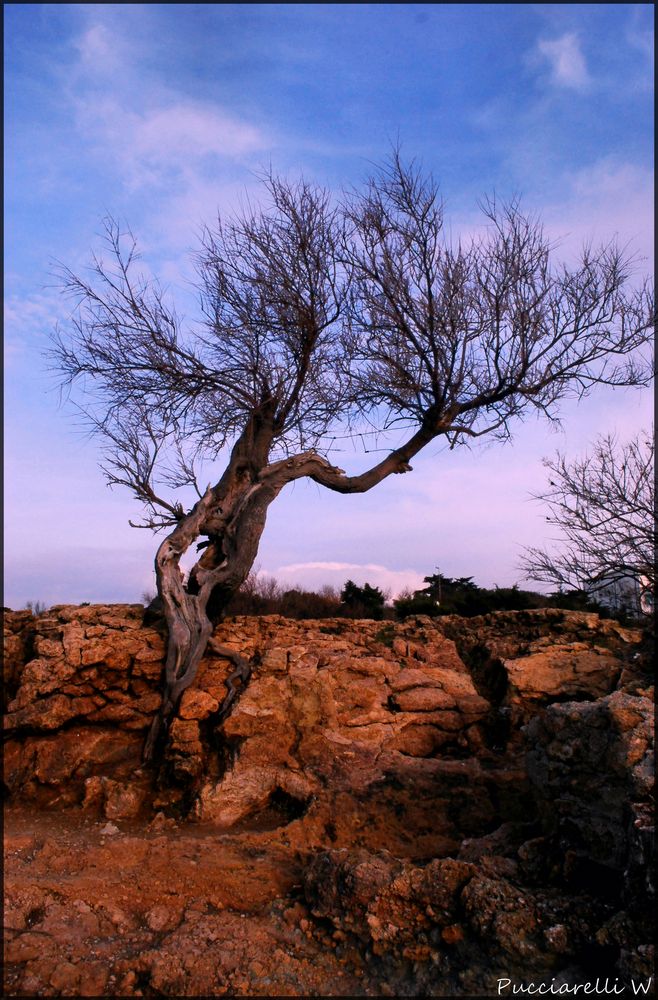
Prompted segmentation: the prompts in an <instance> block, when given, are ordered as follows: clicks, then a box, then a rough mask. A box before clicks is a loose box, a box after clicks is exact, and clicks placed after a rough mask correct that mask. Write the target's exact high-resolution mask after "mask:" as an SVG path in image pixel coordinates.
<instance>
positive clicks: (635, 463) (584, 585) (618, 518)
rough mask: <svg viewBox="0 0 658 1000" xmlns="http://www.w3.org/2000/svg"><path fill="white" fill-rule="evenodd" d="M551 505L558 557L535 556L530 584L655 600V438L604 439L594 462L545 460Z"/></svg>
mask: <svg viewBox="0 0 658 1000" xmlns="http://www.w3.org/2000/svg"><path fill="white" fill-rule="evenodd" d="M544 464H545V465H546V467H547V469H548V470H549V473H550V481H549V489H548V490H547V491H546V492H545V493H542V494H540V495H539V496H537V497H536V499H538V500H541V501H543V502H544V503H545V504H546V505H547V507H548V509H549V511H550V514H549V516H548V518H547V519H548V520H549V521H550V522H551V524H554V525H556V527H557V529H558V532H559V536H558V538H557V539H556V540H555V542H556V546H555V549H554V550H547V549H538V548H530V549H528V550H527V551H526V555H525V558H524V560H523V569H524V570H525V572H526V575H527V577H528V578H529V579H533V580H540V581H543V582H544V583H550V584H553V585H554V586H556V587H559V588H568V589H577V590H588V591H589V592H590V593H592V594H593V595H596V594H597V593H598V592H601V591H604V590H605V589H606V588H608V587H609V586H610V585H611V584H620V583H622V584H623V583H632V584H634V585H636V586H638V588H639V589H641V590H646V591H647V592H648V593H650V594H653V593H654V592H655V556H656V507H655V469H654V440H653V433H648V432H644V433H642V434H640V435H638V436H637V437H635V438H633V439H632V440H630V441H629V442H627V443H626V444H623V445H622V444H620V443H619V442H618V441H617V440H616V438H615V437H614V436H612V435H609V436H606V437H601V438H599V440H598V441H597V442H596V445H595V447H594V448H593V450H592V451H591V453H590V454H588V455H586V456H585V457H584V458H581V459H575V460H573V461H570V462H569V461H567V459H566V458H565V457H564V456H563V455H560V454H558V455H557V456H556V457H555V459H552V460H548V459H547V460H545V462H544Z"/></svg>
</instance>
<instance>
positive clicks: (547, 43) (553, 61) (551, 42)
mask: <svg viewBox="0 0 658 1000" xmlns="http://www.w3.org/2000/svg"><path fill="white" fill-rule="evenodd" d="M537 54H538V56H539V57H540V59H541V60H543V61H545V62H547V63H548V65H549V68H550V73H551V81H552V83H554V84H555V85H556V86H558V87H566V88H567V89H569V90H585V89H587V87H588V86H589V84H590V82H591V78H590V75H589V72H588V70H587V63H586V62H585V56H584V55H583V53H582V51H581V47H580V39H579V38H578V35H576V34H574V33H573V32H569V33H567V34H565V35H561V36H560V37H559V38H553V39H540V41H539V42H538V43H537Z"/></svg>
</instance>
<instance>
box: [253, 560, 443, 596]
mask: <svg viewBox="0 0 658 1000" xmlns="http://www.w3.org/2000/svg"><path fill="white" fill-rule="evenodd" d="M272 575H273V576H275V577H276V579H277V580H278V581H279V582H280V583H282V584H287V585H289V586H294V585H295V584H299V585H301V586H304V587H312V588H317V587H321V586H323V585H324V584H329V585H330V586H333V587H342V586H343V585H344V584H345V582H346V581H347V580H348V579H350V580H353V581H354V583H356V584H358V585H359V586H361V587H362V586H363V585H364V583H369V584H370V585H371V586H372V587H379V588H381V589H382V590H384V591H388V592H389V593H390V595H391V597H392V598H394V597H396V596H397V595H398V594H399V593H400V592H401V591H402V590H405V589H409V590H417V589H418V588H420V587H422V586H423V576H422V574H421V573H418V572H417V571H416V570H413V569H400V570H395V569H389V567H388V566H382V565H380V564H379V563H352V562H304V563H291V564H289V565H287V566H279V568H278V569H276V570H274V571H273V573H272Z"/></svg>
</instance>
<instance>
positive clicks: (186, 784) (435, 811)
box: [4, 605, 654, 996]
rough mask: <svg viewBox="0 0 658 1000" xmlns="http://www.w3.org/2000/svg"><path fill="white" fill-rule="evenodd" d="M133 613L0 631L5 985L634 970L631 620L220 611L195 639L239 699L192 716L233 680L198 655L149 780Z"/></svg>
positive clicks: (645, 874) (641, 897) (635, 733)
mask: <svg viewBox="0 0 658 1000" xmlns="http://www.w3.org/2000/svg"><path fill="white" fill-rule="evenodd" d="M143 615H144V610H143V608H142V607H141V606H139V605H121V606H108V607H105V606H98V605H96V606H82V607H68V606H67V607H58V608H53V609H51V610H50V611H49V612H47V613H46V614H45V615H43V616H40V617H38V618H34V617H33V616H32V615H31V613H30V612H6V613H5V663H4V670H5V692H6V696H7V705H6V717H5V730H6V743H5V771H4V783H5V789H6V792H7V795H8V804H7V806H6V810H5V839H6V861H5V873H6V905H7V911H6V916H5V928H6V935H5V937H6V945H5V947H6V952H5V961H6V971H5V992H6V994H7V995H12V996H35V995H36V996H222V995H239V996H318V995H319V996H333V995H335V996H340V995H345V996H354V995H357V996H359V995H363V996H386V995H397V996H405V995H430V996H495V995H497V983H498V980H499V979H505V978H507V979H510V980H511V981H513V982H517V983H522V982H523V983H528V982H531V981H534V982H535V983H537V982H539V981H540V979H542V978H543V979H544V981H545V982H546V983H551V981H553V983H554V986H555V985H556V984H557V985H559V984H561V983H571V984H576V983H579V982H581V983H586V982H594V981H595V980H596V978H597V977H598V978H599V979H600V980H601V982H603V980H604V979H605V977H610V982H611V983H612V982H614V980H615V978H617V979H618V982H619V983H620V984H621V983H628V984H630V982H631V980H634V981H635V982H638V981H642V982H646V981H647V980H648V977H649V976H651V975H652V971H653V969H652V962H653V951H652V946H651V941H652V933H651V930H652V927H651V922H650V920H649V916H650V914H651V912H652V903H653V891H654V890H653V880H652V876H651V870H650V860H651V853H652V840H651V836H652V823H653V818H652V809H651V806H652V799H651V795H652V782H653V771H652V748H653V725H652V724H653V710H652V689H651V687H650V679H649V678H648V676H647V644H646V638H645V637H643V636H642V634H641V633H640V632H639V631H636V630H632V629H624V628H621V627H620V626H619V625H617V624H616V623H613V622H605V621H601V620H600V619H599V618H598V617H597V616H596V615H590V614H583V613H574V612H562V611H555V610H550V609H548V610H538V611H529V612H507V613H499V614H496V615H490V616H486V617H484V618H481V619H468V620H467V619H459V618H443V619H439V620H430V619H427V618H419V619H410V620H407V621H406V622H403V623H398V624H393V623H382V622H368V621H361V622H352V621H346V620H342V619H330V620H322V621H312V622H292V621H287V620H285V619H281V618H278V617H265V618H260V619H258V618H236V619H233V620H231V621H227V622H225V623H223V624H222V625H221V626H219V627H218V629H217V630H216V632H215V636H214V641H215V643H217V645H218V646H222V645H223V646H226V645H228V646H230V647H231V648H233V649H234V650H235V651H237V652H239V653H241V654H242V655H243V656H245V657H247V658H248V659H249V661H250V663H251V664H252V667H253V672H252V677H251V680H250V682H249V684H248V686H247V687H246V689H245V690H244V691H243V692H242V693H241V695H240V698H239V700H238V701H237V703H236V704H235V706H234V709H233V712H232V714H231V715H230V716H229V718H228V719H227V720H226V721H225V722H223V723H222V722H220V721H219V716H220V704H221V702H222V700H223V698H224V695H225V693H226V688H225V680H226V677H227V676H228V674H229V672H230V671H231V669H232V664H231V663H230V661H229V660H227V659H226V658H224V657H222V656H221V655H219V652H218V651H217V649H216V648H212V647H211V648H210V649H209V652H208V655H207V657H206V658H205V660H204V661H203V663H202V665H201V668H200V671H199V676H198V680H197V682H196V683H195V685H194V687H193V688H192V689H190V690H189V691H188V692H186V694H185V695H184V697H183V701H182V703H181V706H180V711H179V716H178V718H177V720H176V721H175V723H174V724H173V726H172V730H171V733H170V741H169V744H168V746H167V748H166V751H165V754H164V758H163V760H162V763H161V765H160V766H159V767H158V769H157V772H153V771H148V770H145V769H144V768H142V766H141V748H142V745H143V740H144V737H145V733H146V731H147V729H148V726H149V725H150V722H151V719H152V716H153V713H154V712H155V711H156V710H157V707H158V705H159V701H160V694H159V685H160V678H161V673H162V665H163V663H162V661H163V651H164V640H163V634H162V631H161V629H159V628H158V627H155V626H152V627H148V626H145V625H144V624H143ZM629 992H630V985H629ZM503 995H504V994H503ZM648 995H651V993H649V994H648Z"/></svg>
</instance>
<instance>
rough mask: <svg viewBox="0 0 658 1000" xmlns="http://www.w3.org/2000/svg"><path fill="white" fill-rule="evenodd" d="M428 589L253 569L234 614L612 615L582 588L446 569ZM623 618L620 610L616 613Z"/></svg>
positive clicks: (399, 617) (379, 617)
mask: <svg viewBox="0 0 658 1000" xmlns="http://www.w3.org/2000/svg"><path fill="white" fill-rule="evenodd" d="M424 583H425V584H426V586H425V587H423V588H421V589H419V590H415V591H411V590H405V591H403V592H402V593H401V594H400V595H399V596H398V597H397V598H396V599H395V600H393V601H390V597H389V594H388V593H387V592H386V591H384V590H382V589H380V588H379V587H375V586H372V585H371V584H369V583H364V584H363V586H359V585H358V584H356V583H355V582H354V581H353V580H347V581H346V583H345V585H344V586H343V587H342V589H340V590H338V589H337V588H336V587H332V586H323V587H321V588H320V589H319V590H318V591H314V590H306V589H305V588H303V587H300V586H295V587H285V586H283V585H282V584H280V583H279V582H278V581H277V580H276V579H275V578H274V577H272V576H267V575H264V574H261V573H258V572H254V573H250V574H249V576H248V577H247V579H246V580H245V582H244V584H243V585H242V587H241V588H240V590H239V591H238V592H237V593H236V594H235V595H234V597H233V599H232V601H231V603H230V605H229V607H228V609H227V613H228V614H229V615H282V616H283V617H285V618H294V619H312V618H369V619H374V620H375V621H381V620H389V621H390V620H395V619H397V620H402V619H405V618H408V617H410V616H414V615H428V616H429V617H432V618H436V617H440V616H442V615H460V616H462V617H464V618H472V617H475V616H476V615H485V614H489V613H491V612H493V611H523V610H527V609H532V608H545V607H557V608H563V609H565V610H573V611H593V612H596V613H598V614H600V615H601V616H602V617H609V616H610V614H611V613H613V609H610V608H608V607H605V606H603V605H601V604H599V603H597V602H596V601H594V600H592V599H591V598H590V597H589V596H588V594H587V593H586V592H585V591H583V590H558V591H556V592H555V593H553V594H548V595H547V594H540V593H537V592H536V591H533V590H523V589H521V588H520V587H519V586H518V585H517V584H514V586H512V587H493V588H487V587H479V586H478V585H477V584H475V583H474V582H473V578H472V577H457V578H453V577H450V576H445V575H443V574H442V573H438V572H437V573H434V574H432V575H430V576H426V577H424ZM614 613H615V617H619V614H618V610H617V611H615V612H614Z"/></svg>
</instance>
